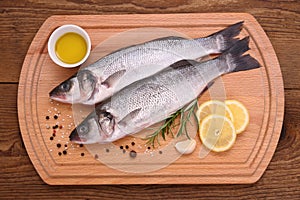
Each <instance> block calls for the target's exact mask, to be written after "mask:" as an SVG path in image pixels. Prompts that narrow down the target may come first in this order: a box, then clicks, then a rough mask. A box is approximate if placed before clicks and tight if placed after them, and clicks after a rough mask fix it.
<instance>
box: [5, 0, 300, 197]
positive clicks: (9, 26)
mask: <svg viewBox="0 0 300 200" xmlns="http://www.w3.org/2000/svg"><path fill="white" fill-rule="evenodd" d="M299 11H300V3H299V1H297V0H289V1H285V0H282V1H275V0H273V1H272V0H269V1H258V0H253V1H233V0H224V1H217V0H211V1H196V0H194V1H193V0H175V1H164V2H162V1H158V0H140V1H129V0H124V1H122V0H117V1H104V0H103V1H95V0H84V1H80V0H54V1H46V0H30V1H29V0H24V1H23V0H14V1H8V0H3V1H0V38H1V48H0V55H1V62H0V73H1V75H2V76H1V77H0V92H1V94H2V95H1V96H0V112H1V115H2V116H1V120H0V136H1V137H0V163H1V168H0V199H9V198H11V199H13V198H14V199H16V198H17V199H61V198H65V199H98V198H99V199H123V198H127V199H184V198H185V199H186V198H188V199H201V198H202V199H228V198H229V199H287V198H288V199H299V197H300V115H299V113H300V81H299V77H300V68H299V66H298V65H299V63H300V57H299V49H300V38H299V35H300V34H299V33H300V23H299V19H300V15H299ZM179 12H185V13H186V12H248V13H250V14H252V15H254V16H255V17H256V19H257V20H258V22H259V23H260V24H261V25H262V27H263V28H264V30H265V31H266V33H267V35H268V36H269V38H270V40H271V43H272V44H273V46H274V49H275V51H276V53H277V56H278V59H279V61H280V64H281V69H282V73H283V77H284V84H285V97H286V103H285V104H286V106H285V121H284V124H285V129H286V130H285V133H284V134H282V136H281V138H280V141H279V144H278V147H277V149H276V152H275V155H274V157H273V159H272V161H271V163H270V165H269V166H268V168H267V170H266V172H265V174H264V175H263V177H262V178H261V179H260V180H259V181H258V182H257V183H255V184H252V185H130V186H129V185H119V186H109V185H107V186H48V185H46V184H45V183H43V181H42V180H41V179H40V178H39V176H38V174H37V173H36V171H35V170H34V168H33V166H32V164H31V162H30V159H29V158H28V155H27V153H26V150H25V148H24V146H23V143H22V138H21V135H20V132H19V126H18V118H17V103H16V99H17V83H18V79H19V74H20V70H21V67H22V63H23V60H24V57H25V55H26V52H27V49H28V47H29V45H30V43H31V40H32V39H33V37H34V35H35V33H36V32H37V30H38V29H39V27H40V26H41V24H42V23H43V22H44V20H45V19H46V18H47V17H49V16H51V15H54V14H123V13H179ZM83 170H84V169H83Z"/></svg>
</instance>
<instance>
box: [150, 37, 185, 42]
mask: <svg viewBox="0 0 300 200" xmlns="http://www.w3.org/2000/svg"><path fill="white" fill-rule="evenodd" d="M160 40H186V38H184V37H179V36H167V37H162V38H157V39H154V40H151V41H149V42H153V41H160Z"/></svg>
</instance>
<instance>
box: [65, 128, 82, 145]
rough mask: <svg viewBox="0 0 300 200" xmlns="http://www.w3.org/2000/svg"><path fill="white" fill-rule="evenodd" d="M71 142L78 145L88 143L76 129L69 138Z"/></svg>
mask: <svg viewBox="0 0 300 200" xmlns="http://www.w3.org/2000/svg"><path fill="white" fill-rule="evenodd" d="M69 138H70V141H71V142H76V143H84V142H86V139H84V138H81V137H80V136H79V134H78V132H77V130H76V128H75V129H74V130H73V131H72V133H71V134H70V136H69Z"/></svg>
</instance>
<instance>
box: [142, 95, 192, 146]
mask: <svg viewBox="0 0 300 200" xmlns="http://www.w3.org/2000/svg"><path fill="white" fill-rule="evenodd" d="M197 107H198V101H197V99H195V100H193V101H192V102H191V103H190V104H189V105H188V106H186V107H185V108H181V109H179V110H177V111H176V112H175V113H173V114H172V115H171V116H170V117H168V118H167V119H166V120H165V122H164V124H163V125H162V126H160V127H159V128H158V129H157V130H156V131H155V132H154V133H153V134H151V135H149V136H147V137H146V138H145V140H147V144H148V145H151V146H152V147H154V146H155V142H157V143H158V145H160V142H159V135H160V134H161V136H162V138H163V139H164V140H166V135H167V134H169V133H171V134H172V137H175V134H174V133H173V131H172V129H173V128H175V127H177V126H179V129H178V132H177V134H176V137H179V136H181V135H182V134H185V135H186V136H187V138H188V139H190V136H189V134H188V131H187V123H188V122H190V123H192V122H191V120H190V118H191V116H193V118H194V120H195V121H196V122H197V125H198V119H197V116H196V113H195V108H197ZM178 116H180V123H179V124H174V122H175V119H176V118H177V117H178Z"/></svg>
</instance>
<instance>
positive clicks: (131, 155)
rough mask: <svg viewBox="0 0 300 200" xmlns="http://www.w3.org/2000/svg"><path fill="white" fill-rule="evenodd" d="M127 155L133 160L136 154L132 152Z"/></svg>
mask: <svg viewBox="0 0 300 200" xmlns="http://www.w3.org/2000/svg"><path fill="white" fill-rule="evenodd" d="M129 155H130V157H131V158H135V157H136V155H137V153H136V151H134V150H132V151H130V153H129Z"/></svg>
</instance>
